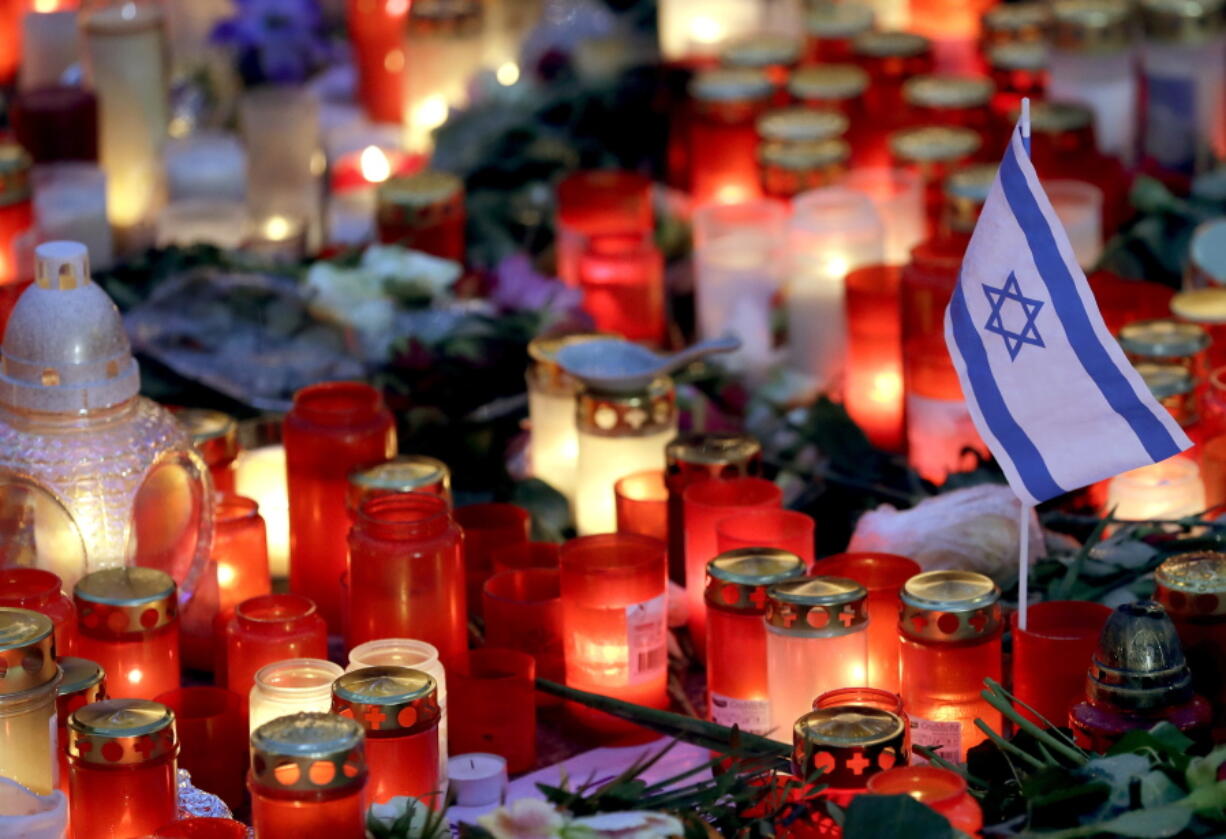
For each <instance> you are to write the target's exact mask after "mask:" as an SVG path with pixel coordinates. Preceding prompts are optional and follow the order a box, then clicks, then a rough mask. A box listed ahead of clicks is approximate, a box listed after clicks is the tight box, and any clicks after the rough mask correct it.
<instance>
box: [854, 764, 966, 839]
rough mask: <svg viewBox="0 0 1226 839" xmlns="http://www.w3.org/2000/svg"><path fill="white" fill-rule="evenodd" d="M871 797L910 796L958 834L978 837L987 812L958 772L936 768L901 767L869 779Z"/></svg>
mask: <svg viewBox="0 0 1226 839" xmlns="http://www.w3.org/2000/svg"><path fill="white" fill-rule="evenodd" d="M868 793H869V795H909V796H911V797H912V798H914V799H915V800H916V801H919V802H920V803H922V804H926V805H928V806H929V807H931V808H932V809H934V810H936V811H937V812H938V813H940V814H941V815H942V816H944V817H945V818H946V819H948V820H949V823H950V825H952V826H953V827H954V828H955V829H956V830H959V831H961V832H962V833H965V834H966V835H967V836H978V835H979V831H980V830H982V829H983V809H982V808H981V807H980V806H979V802H978V801H976V800H975V798H974V797H973V796H972V795H971V794H970V792H969V791H968V790H967V788H966V779H964V778H963V777H962V776H961V775H959V774H958V773H957V772H953V771H951V770H949V769H941V768H939V767H936V766H898V767H895V768H893V769H887V770H886V771H884V772H881V773H879V774H877V775H874V776H872V777H871V778H869V779H868Z"/></svg>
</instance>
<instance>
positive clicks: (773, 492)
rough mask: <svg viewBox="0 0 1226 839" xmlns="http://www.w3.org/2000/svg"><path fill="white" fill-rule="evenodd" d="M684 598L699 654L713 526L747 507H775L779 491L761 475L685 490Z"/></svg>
mask: <svg viewBox="0 0 1226 839" xmlns="http://www.w3.org/2000/svg"><path fill="white" fill-rule="evenodd" d="M684 503H685V525H684V527H685V530H684V532H685V599H686V602H687V603H688V604H689V627H690V638H691V639H692V640H693V642H694V646H695V648H696V649H697V650H698V651H699V655H704V654H705V653H706V649H707V641H706V637H707V636H706V627H707V612H706V608H705V606H704V592H705V590H706V584H707V563H709V562H710V561H711V560H713V559H715V557H716V556H717V555H718V554H719V549H718V547H717V539H716V527H718V525H719V523H720V522H721V521H722V520H723V519H726V518H728V517H729V516H732V515H735V514H736V513H742V512H745V511H747V510H755V509H762V508H767V509H770V508H778V507H779V506H780V505H782V504H783V490H781V489H780V488H779V487H778V486H777V485H776V484H775V483H774V482H772V481H768V480H766V479H765V478H728V479H726V480H725V479H716V480H711V481H700V482H698V483H696V484H694V485H692V486H690V487H689V488H688V489H686V491H685V496H684Z"/></svg>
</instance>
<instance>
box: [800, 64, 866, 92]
mask: <svg viewBox="0 0 1226 839" xmlns="http://www.w3.org/2000/svg"><path fill="white" fill-rule="evenodd" d="M868 85H869V78H868V73H866V72H865V71H864V70H862V69H860V68H859V67H857V66H856V65H854V64H815V65H813V66H811V67H801V68H800V69H798V70H796V71H795V72H793V73H792V77H791V78H790V79H788V93H790V94H792V96H794V97H795V98H797V99H822V100H839V99H854V98H855V97H857V96H861V95H863V93H864V91H866V90H868Z"/></svg>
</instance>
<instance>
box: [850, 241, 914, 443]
mask: <svg viewBox="0 0 1226 839" xmlns="http://www.w3.org/2000/svg"><path fill="white" fill-rule="evenodd" d="M845 284H846V289H847V297H846V305H847V372H846V377H847V378H846V386H845V387H844V390H843V393H844V404H845V406H846V408H847V413H848V415H849V416H850V417H851V418H852V420H853V421H855V423H856V425H858V426H860V428H861V430H863V431H864V433H865V434H866V435H868V439H869V441H870V442H872V444H873V445H874V446H877V447H878V448H880V449H884V450H885V451H888V452H901V451H902V450H903V445H904V438H903V391H902V299H901V296H900V295H901V289H902V269H901V268H899V267H897V266H893V265H870V266H868V267H866V268H858V269H856V270H855V271H852V272H851V273H850V274H848V275H847V280H846V283H845Z"/></svg>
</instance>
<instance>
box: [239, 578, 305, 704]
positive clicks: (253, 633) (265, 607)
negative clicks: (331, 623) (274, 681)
mask: <svg viewBox="0 0 1226 839" xmlns="http://www.w3.org/2000/svg"><path fill="white" fill-rule="evenodd" d="M224 634H225V638H224V643H225V646H226V655H225V664H226V667H225V671H224V685H225V686H226V687H227V688H229V689H230V690H231V691H233V692H234V693H237V694H238V695H239V696H246V695H247V693H248V692H249V691H250V690H251V687H252V685H254V684H255V674H256V673H257V672H258V671H259V670H260V669H261V668H263V667H265V666H267V665H269V664H273V663H275V662H278V661H283V660H285V659H289V658H326V657H327V654H328V627H327V624H325V623H324V619H323V618H321V617H320V616H319V613H318V612H317V611H316V609H315V604H314V603H312V602H311V601H310V600H309V599H308V598H306V597H302V596H301V595H297V594H265V595H262V596H260V597H253V598H251V599H250V600H244V601H243V602H242V603H240V604H238V606H237V607H236V608H235V609H234V614H233V616H231V617H230V618H229V620H228V621H227V622H226V626H225V633H224Z"/></svg>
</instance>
